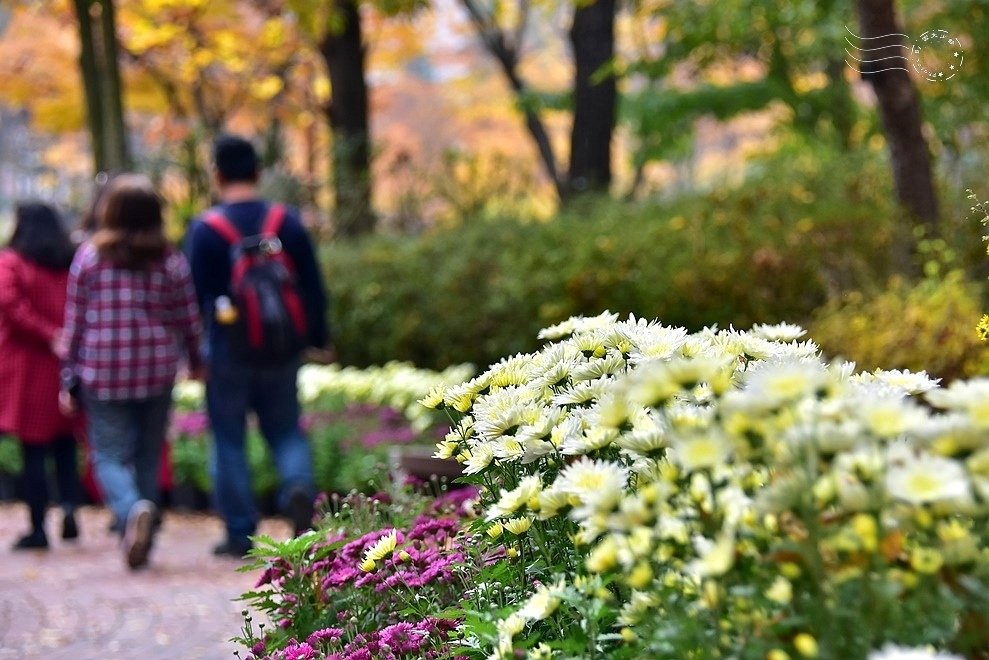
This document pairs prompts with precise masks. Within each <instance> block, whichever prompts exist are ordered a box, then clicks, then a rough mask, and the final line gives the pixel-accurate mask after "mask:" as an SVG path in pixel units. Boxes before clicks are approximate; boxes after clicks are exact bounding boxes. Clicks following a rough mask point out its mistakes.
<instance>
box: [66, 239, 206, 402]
mask: <svg viewBox="0 0 989 660" xmlns="http://www.w3.org/2000/svg"><path fill="white" fill-rule="evenodd" d="M201 332H202V328H201V321H200V318H199V308H198V305H197V303H196V296H195V291H194V289H193V285H192V276H191V274H190V271H189V264H188V262H187V261H186V259H185V257H184V256H183V255H182V254H181V253H180V252H177V251H171V252H169V254H168V255H167V257H166V258H165V260H164V261H163V262H160V263H157V264H152V265H151V266H150V267H149V268H147V269H146V270H128V269H125V268H120V267H118V266H115V265H113V264H112V263H109V262H107V261H104V260H101V259H100V258H99V255H98V253H97V251H96V249H95V248H94V247H93V246H92V245H91V244H89V243H86V244H84V245H83V246H82V247H81V248H80V249H79V252H78V253H77V254H76V258H75V260H74V261H73V262H72V268H71V270H70V271H69V288H68V302H67V303H66V307H65V330H64V333H65V334H64V343H63V346H64V347H65V354H66V360H65V365H64V370H63V380H72V379H75V380H77V382H79V383H81V384H82V386H83V388H84V389H85V390H86V392H87V393H88V394H89V395H90V396H93V397H95V398H96V399H99V400H103V401H124V400H138V399H147V398H150V397H153V396H156V395H159V394H162V393H164V392H165V391H167V390H168V389H170V388H171V387H172V385H173V384H174V381H175V375H176V373H177V372H178V367H179V362H180V361H181V359H182V357H183V354H184V356H185V357H186V358H187V359H188V362H189V367H190V369H198V368H199V367H200V365H201V353H200V351H201V347H200V340H201Z"/></svg>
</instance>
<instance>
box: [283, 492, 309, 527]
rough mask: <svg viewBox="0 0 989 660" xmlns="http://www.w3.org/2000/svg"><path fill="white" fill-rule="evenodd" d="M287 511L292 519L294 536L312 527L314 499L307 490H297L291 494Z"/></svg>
mask: <svg viewBox="0 0 989 660" xmlns="http://www.w3.org/2000/svg"><path fill="white" fill-rule="evenodd" d="M286 513H287V514H288V518H289V520H291V521H292V536H299V535H300V534H304V533H305V532H308V531H309V530H310V529H312V517H313V500H312V498H311V497H310V496H309V494H308V493H307V492H306V491H304V490H296V491H294V492H293V493H292V494H291V495H290V496H289V498H288V511H286Z"/></svg>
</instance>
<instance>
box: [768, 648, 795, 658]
mask: <svg viewBox="0 0 989 660" xmlns="http://www.w3.org/2000/svg"><path fill="white" fill-rule="evenodd" d="M766 660H790V654H789V653H787V652H786V651H784V650H783V649H773V650H772V651H770V652H769V653H767V654H766Z"/></svg>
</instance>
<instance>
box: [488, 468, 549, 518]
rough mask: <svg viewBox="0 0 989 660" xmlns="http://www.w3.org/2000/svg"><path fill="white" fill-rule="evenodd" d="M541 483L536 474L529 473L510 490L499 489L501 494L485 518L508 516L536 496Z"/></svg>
mask: <svg viewBox="0 0 989 660" xmlns="http://www.w3.org/2000/svg"><path fill="white" fill-rule="evenodd" d="M542 487H543V484H542V481H540V479H539V476H538V475H530V476H528V477H525V478H524V479H522V481H520V482H519V485H518V486H517V487H515V488H513V489H512V490H505V489H502V490H501V496H500V497H499V498H498V502H496V503H495V504H494V505H493V506H492V507H491V508H490V509H488V513H487V515H486V516H485V520H487V521H488V522H491V521H492V520H494V519H496V518H501V517H504V516H509V515H512V514H513V513H515V512H516V511H518V510H519V509H521V508H522V507H524V506H526V504H527V503H528V502H529V500H531V499H532V498H534V497H536V498H538V496H539V492H540V491H541V490H542Z"/></svg>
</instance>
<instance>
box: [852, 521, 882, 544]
mask: <svg viewBox="0 0 989 660" xmlns="http://www.w3.org/2000/svg"><path fill="white" fill-rule="evenodd" d="M852 530H853V531H854V532H855V535H856V536H858V537H859V539H860V540H861V541H862V547H863V549H865V551H866V552H875V551H876V548H878V547H879V536H878V527H877V525H876V519H875V518H873V517H872V516H870V515H869V514H867V513H859V514H856V515H855V517H854V518H852Z"/></svg>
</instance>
